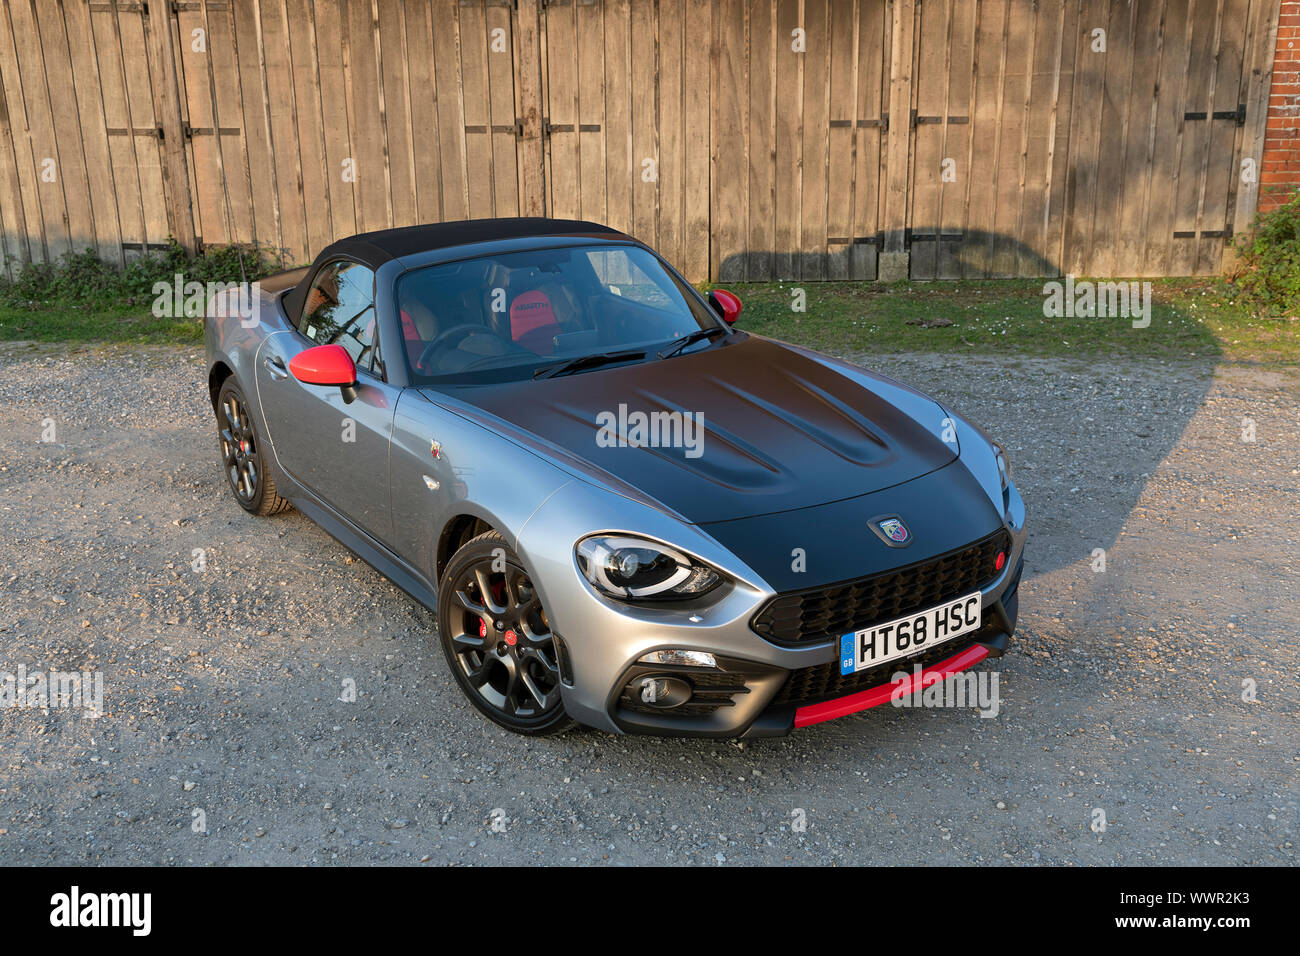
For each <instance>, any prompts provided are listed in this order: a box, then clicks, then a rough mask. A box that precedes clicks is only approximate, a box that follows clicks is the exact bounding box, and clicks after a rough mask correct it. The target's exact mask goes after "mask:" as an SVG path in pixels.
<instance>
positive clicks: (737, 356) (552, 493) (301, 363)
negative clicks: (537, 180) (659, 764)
mask: <svg viewBox="0 0 1300 956" xmlns="http://www.w3.org/2000/svg"><path fill="white" fill-rule="evenodd" d="M254 292H255V295H254V298H253V299H252V301H251V307H249V308H242V309H241V308H237V307H233V305H232V302H231V301H230V300H231V296H216V297H214V299H213V301H212V302H211V303H210V305H209V316H208V319H207V322H206V340H207V357H208V368H209V374H208V388H209V391H210V393H211V400H212V407H213V409H214V411H215V412H216V417H217V427H218V434H219V444H220V450H221V458H222V465H223V467H224V469H225V472H226V474H227V476H228V478H229V481H230V488H231V490H232V491H233V492H234V495H235V498H236V500H237V501H238V502H239V503H240V505H242V506H243V507H244V509H245V510H247V511H249V512H251V513H253V514H258V515H269V514H274V513H275V512H278V511H281V510H283V509H284V508H286V507H288V506H289V505H290V504H292V505H293V506H294V507H296V508H298V509H299V510H300V511H302V512H303V513H304V514H306V515H307V516H308V517H310V518H311V519H312V520H313V521H315V522H316V523H317V524H319V525H321V526H322V527H323V528H325V529H326V530H327V531H328V532H329V533H330V534H332V535H333V536H334V537H336V538H337V539H338V540H339V541H341V542H342V543H343V544H345V545H346V546H347V547H349V548H351V549H352V550H353V551H355V552H356V553H357V554H359V555H360V556H361V557H363V558H365V560H366V561H368V562H369V563H370V564H372V565H373V566H374V567H375V568H377V569H379V570H380V571H382V572H383V573H384V574H385V575H387V576H388V577H389V578H390V579H391V580H393V581H395V582H396V583H397V584H398V585H400V586H401V587H402V588H403V589H404V590H405V591H407V592H408V593H409V594H410V595H411V596H412V597H413V598H414V599H415V600H417V601H419V602H421V603H422V604H424V605H426V606H427V607H429V608H430V609H432V610H433V611H434V612H435V613H436V615H437V622H438V640H439V641H440V642H441V644H442V647H443V650H444V651H445V653H446V657H447V663H448V665H449V666H450V668H451V671H452V673H453V674H454V675H455V677H456V680H457V682H458V683H459V684H460V686H461V688H462V689H463V690H464V692H465V695H466V696H467V697H468V698H469V700H470V701H471V702H472V703H473V704H474V706H475V707H477V708H478V709H479V710H480V711H482V712H483V713H484V714H485V715H487V716H488V717H489V718H491V719H492V720H494V721H496V722H497V723H498V724H501V725H502V726H504V727H507V728H509V729H510V730H513V731H517V732H519V733H524V734H544V733H553V732H556V731H559V730H562V729H564V728H566V727H569V726H571V725H572V724H573V723H575V722H577V723H580V724H583V725H586V726H589V727H595V728H599V729H601V730H605V731H610V732H613V733H653V734H666V735H673V736H727V737H737V736H738V737H759V736H770V735H777V734H784V733H787V732H789V731H790V730H791V729H792V728H794V727H801V726H805V725H808V724H813V723H817V722H819V721H822V720H828V719H830V718H833V717H839V716H842V715H844V714H849V713H853V712H855V711H859V710H863V709H864V708H867V707H871V706H875V705H876V704H880V703H882V702H884V701H887V700H889V699H890V697H891V695H896V694H897V691H898V688H899V687H900V686H902V687H904V688H905V687H907V686H909V685H908V682H909V681H916V682H918V683H917V684H916V685H915V686H917V687H919V686H921V684H920V683H919V682H929V681H932V680H934V679H936V678H937V677H941V676H944V675H947V674H950V673H954V672H956V671H960V670H963V669H966V668H968V667H970V666H972V665H973V664H975V663H977V662H978V661H980V660H982V659H983V658H985V657H987V656H990V655H991V656H998V655H1000V654H1002V652H1003V650H1004V648H1005V647H1006V644H1007V640H1008V638H1009V636H1010V635H1011V633H1012V631H1013V630H1014V628H1015V624H1016V612H1017V604H1018V601H1017V587H1018V585H1019V582H1020V574H1021V570H1022V567H1023V565H1022V552H1023V548H1024V541H1025V506H1024V502H1023V501H1022V500H1021V498H1020V495H1019V493H1018V492H1017V491H1016V487H1015V485H1013V484H1012V482H1011V473H1010V467H1009V464H1008V461H1007V456H1006V453H1005V451H1004V450H1003V449H1002V448H1001V447H1000V446H999V445H998V444H997V443H996V442H994V441H992V440H991V439H989V438H988V437H987V436H985V435H984V434H983V433H982V432H981V431H980V430H979V429H978V428H976V427H975V426H973V425H971V424H969V423H968V422H966V421H965V420H963V419H962V418H960V417H959V416H957V415H956V414H955V413H953V412H952V411H951V410H950V409H945V408H943V407H941V406H940V405H939V404H938V403H936V402H935V401H934V400H933V399H930V398H928V397H926V396H925V395H922V394H921V393H920V392H917V391H915V390H913V389H911V388H908V387H907V386H905V385H902V384H899V383H898V382H895V381H893V380H892V379H889V378H885V377H883V376H881V375H877V374H875V373H872V372H869V371H866V370H864V369H862V368H859V367H858V366H856V365H852V364H850V363H847V362H842V361H839V360H837V359H834V358H831V357H828V356H826V355H822V354H819V353H817V352H813V351H810V350H808V349H804V348H799V347H797V346H792V345H786V344H784V343H781V342H777V341H774V340H772V339H768V338H764V337H762V336H759V335H754V334H752V333H746V332H744V331H742V330H740V329H738V328H735V327H734V325H733V323H735V321H736V318H737V316H738V315H739V314H740V311H741V304H740V300H739V299H738V298H737V297H736V296H735V295H733V294H731V293H729V292H725V291H723V290H716V291H714V292H712V293H710V294H709V295H708V296H703V295H701V294H700V293H698V292H697V291H696V290H695V289H694V288H692V287H691V285H690V284H689V283H687V282H686V281H685V280H684V279H683V278H682V277H681V276H680V275H679V274H678V273H677V272H676V271H675V270H674V269H673V268H672V267H671V266H669V265H668V264H667V263H666V262H664V261H663V260H662V259H660V258H659V257H658V256H657V255H656V254H655V253H654V252H653V251H652V250H650V249H649V248H647V247H646V246H645V245H643V244H642V243H639V242H637V241H636V240H634V239H632V238H630V237H629V236H626V235H624V234H622V233H619V232H616V231H614V230H612V229H608V228H606V227H604V226H600V225H597V224H595V223H590V222H570V221H559V220H551V219H497V220H476V221H471V222H448V223H440V224H436V225H428V226H415V227H410V228H404V229H391V230H386V231H383V232H374V233H368V234H365V235H360V236H356V237H354V238H351V239H344V240H342V241H340V242H336V243H334V244H333V245H331V246H329V247H328V248H327V249H325V250H324V251H323V252H322V253H321V254H320V255H319V256H318V257H317V259H316V261H315V262H314V263H313V264H312V265H311V266H310V267H309V268H306V269H299V270H296V271H293V272H286V273H282V274H280V275H278V276H274V277H272V278H270V279H265V280H262V282H261V283H260V285H259V287H258V288H257V289H255V290H254ZM899 671H903V672H905V673H906V674H907V675H909V676H907V677H906V678H900V680H901V684H900V680H891V678H892V676H893V675H895V674H896V673H897V672H899Z"/></svg>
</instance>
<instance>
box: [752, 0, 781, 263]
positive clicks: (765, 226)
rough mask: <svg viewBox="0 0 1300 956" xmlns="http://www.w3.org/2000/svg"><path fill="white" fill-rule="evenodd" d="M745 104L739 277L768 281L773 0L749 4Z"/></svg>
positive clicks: (776, 37)
mask: <svg viewBox="0 0 1300 956" xmlns="http://www.w3.org/2000/svg"><path fill="white" fill-rule="evenodd" d="M748 12H749V18H748V19H749V104H748V119H749V122H748V124H747V129H746V146H747V149H748V154H749V155H748V162H747V163H746V164H745V165H746V170H747V173H746V174H747V176H748V178H749V182H748V184H747V189H748V201H747V202H746V213H747V216H746V218H747V222H746V224H745V242H746V247H747V252H748V254H747V256H746V262H745V267H744V273H743V274H744V275H745V277H746V278H747V279H749V280H751V281H752V280H755V279H768V278H771V277H772V274H773V273H772V268H773V257H772V251H773V249H774V248H775V244H776V229H775V223H776V166H775V162H776V150H775V144H776V70H775V68H774V64H775V63H778V62H780V61H781V42H782V41H781V36H780V34H779V33H778V32H777V29H776V21H775V7H774V5H773V2H772V0H756V2H754V3H751V4H749V10H748Z"/></svg>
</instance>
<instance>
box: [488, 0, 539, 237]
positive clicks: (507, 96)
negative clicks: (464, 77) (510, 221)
mask: <svg viewBox="0 0 1300 956" xmlns="http://www.w3.org/2000/svg"><path fill="white" fill-rule="evenodd" d="M484 13H485V23H486V27H487V30H488V39H489V44H490V45H489V52H488V55H487V62H488V74H487V81H488V115H489V117H490V118H489V120H488V122H489V123H490V124H491V130H492V132H491V134H490V135H491V143H492V178H493V208H495V209H496V215H498V216H518V215H519V214H520V208H521V207H520V194H519V183H520V169H519V150H520V140H519V138H518V137H517V135H516V133H515V122H516V120H517V119H518V118H519V112H518V111H517V110H516V109H515V82H516V81H515V68H514V65H515V37H514V24H513V23H512V21H511V15H510V7H509V6H508V5H504V6H503V5H501V4H499V3H498V4H492V5H489V6H488V7H487V8H486V10H485V11H484ZM502 37H504V39H505V44H504V46H505V49H504V50H501V49H500V48H499V47H500V44H499V42H498V41H500V39H501V38H502ZM535 42H536V40H534V43H535ZM530 68H531V69H534V70H536V69H538V65H537V61H536V59H535V58H534V59H533V60H532V61H531V63H530ZM535 82H540V80H539V78H538V77H537V76H534V77H533V78H532V79H531V80H530V83H534V85H535ZM540 95H541V93H540V89H539V88H534V89H533V93H532V96H533V97H534V99H533V104H534V106H536V105H538V103H539V97H540ZM536 132H537V136H538V137H540V136H541V125H540V114H539V117H538V125H537V130H536ZM539 146H540V139H538V141H537V142H536V143H535V144H533V147H531V148H537V147H539ZM536 162H537V163H538V164H539V167H540V163H541V157H540V155H538V156H537V157H536ZM532 175H533V176H534V177H539V176H540V172H539V169H534V170H532ZM534 186H535V187H537V188H540V178H537V179H536V181H535V182H534ZM538 195H539V196H540V192H539V193H538Z"/></svg>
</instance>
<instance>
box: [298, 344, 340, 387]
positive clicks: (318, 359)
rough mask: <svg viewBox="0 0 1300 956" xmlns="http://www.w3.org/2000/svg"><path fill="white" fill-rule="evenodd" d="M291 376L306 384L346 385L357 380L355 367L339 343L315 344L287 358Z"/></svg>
mask: <svg viewBox="0 0 1300 956" xmlns="http://www.w3.org/2000/svg"><path fill="white" fill-rule="evenodd" d="M289 371H290V372H292V373H293V377H294V378H296V379H297V380H298V381H300V382H305V383H306V384H308V385H338V386H341V387H346V386H348V385H355V384H356V382H357V367H356V365H355V364H354V363H353V361H352V356H351V355H349V354H348V353H347V350H346V349H345V348H343V346H341V345H317V346H315V347H314V348H310V349H305V350H303V351H301V352H299V353H298V354H297V355H295V356H294V357H293V358H291V359H290V360H289Z"/></svg>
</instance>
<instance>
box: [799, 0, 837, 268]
mask: <svg viewBox="0 0 1300 956" xmlns="http://www.w3.org/2000/svg"><path fill="white" fill-rule="evenodd" d="M803 21H804V29H805V30H806V31H807V43H808V49H807V52H806V53H804V56H803V69H804V86H803V129H802V130H801V133H802V140H803V142H802V144H801V147H800V148H801V149H802V150H803V157H804V162H803V208H802V215H801V218H800V223H799V232H800V236H799V250H800V263H799V277H800V278H801V279H812V280H817V279H825V278H826V249H827V245H826V238H827V233H826V222H827V207H826V203H827V176H828V169H827V149H828V145H829V133H830V66H831V57H830V53H831V35H830V11H829V9H828V0H804V10H803Z"/></svg>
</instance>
